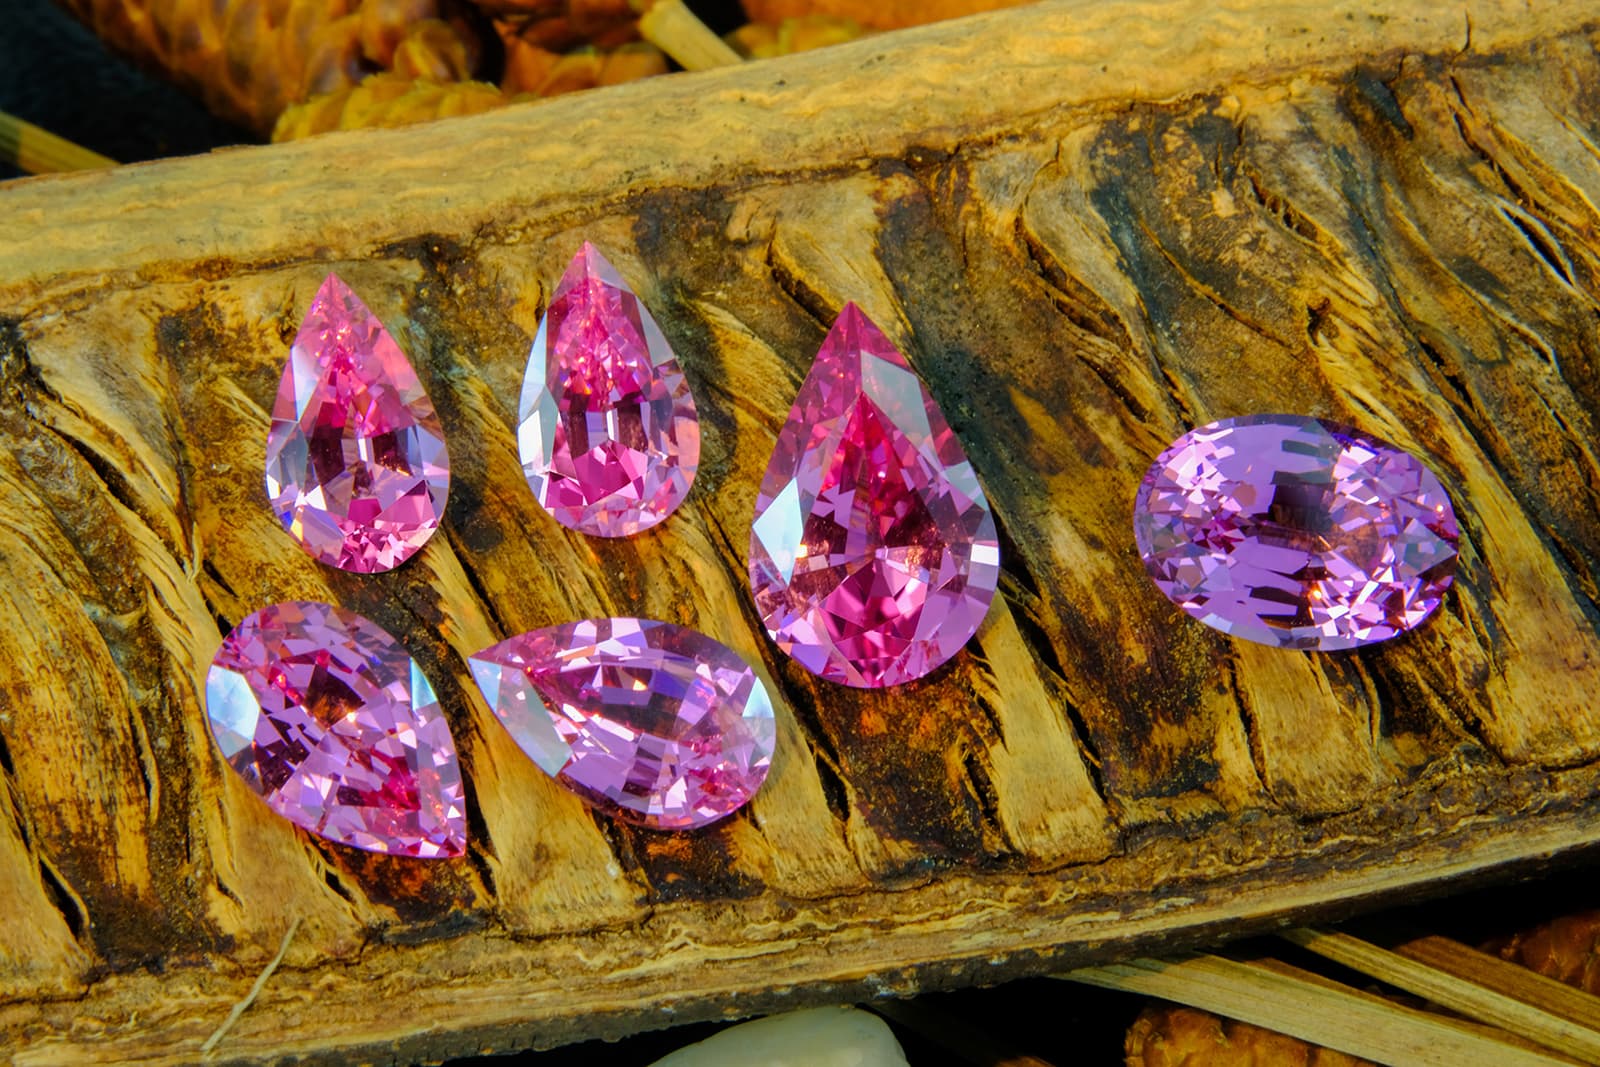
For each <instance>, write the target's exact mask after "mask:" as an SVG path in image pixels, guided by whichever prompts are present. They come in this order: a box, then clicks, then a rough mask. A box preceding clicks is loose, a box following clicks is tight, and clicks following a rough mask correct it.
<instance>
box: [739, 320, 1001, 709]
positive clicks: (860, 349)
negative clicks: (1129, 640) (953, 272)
mask: <svg viewBox="0 0 1600 1067" xmlns="http://www.w3.org/2000/svg"><path fill="white" fill-rule="evenodd" d="M999 577H1000V544H999V540H998V538H997V537H996V535H995V525H994V516H993V515H992V514H990V512H989V504H988V501H987V500H985V499H984V495H983V489H982V487H981V486H979V485H978V478H977V475H975V474H974V473H973V470H972V464H971V463H970V462H969V461H968V460H967V454H966V453H965V452H964V451H962V448H961V442H959V441H957V440H956V435H955V433H954V432H953V431H952V430H951V429H950V425H949V424H948V423H947V422H945V418H944V413H943V412H941V411H940V410H939V406H938V405H937V404H935V403H934V402H933V398H932V397H931V396H930V395H929V394H928V389H927V386H925V385H923V383H922V379H920V378H918V377H917V374H916V372H915V371H913V370H912V369H911V366H910V364H908V363H907V362H906V360H905V357H904V356H902V355H901V354H900V353H899V352H898V351H897V350H896V349H895V347H894V346H893V345H892V344H890V343H889V340H888V338H886V337H884V335H883V333H882V332H881V331H879V329H878V328H877V327H876V326H875V325H873V324H872V322H871V320H869V319H868V318H867V317H866V315H864V314H862V313H861V310H860V309H859V308H857V307H856V306H855V305H854V304H846V305H845V307H844V310H843V311H841V312H840V313H839V319H838V321H837V322H835V323H834V325H833V329H832V330H831V331H830V332H829V333H828V337H827V339H826V340H825V341H823V343H822V350H821V351H820V352H818V353H817V361H816V363H815V364H813V366H812V368H811V373H810V374H808V375H807V376H806V380H805V382H804V383H803V384H802V385H801V386H800V394H799V396H798V397H797V398H796V399H795V402H794V407H793V408H791V409H790V411H789V421H788V422H787V423H786V424H785V425H784V427H783V429H782V431H781V432H780V433H779V434H778V443H777V447H776V448H774V450H773V453H772V459H771V461H770V462H769V463H768V464H767V473H766V477H765V478H764V479H763V480H762V482H761V493H760V495H759V496H758V497H757V499H756V517H755V522H754V524H753V525H752V527H751V530H750V585H751V588H752V589H753V590H754V591H755V598H756V608H757V610H759V611H760V613H761V617H762V619H763V620H764V621H765V622H766V624H767V629H768V630H769V631H771V633H772V636H773V639H774V640H775V641H777V642H778V646H779V647H780V648H782V649H783V650H784V651H785V652H787V653H788V654H789V655H791V656H793V657H794V658H795V659H796V660H798V661H799V662H800V663H801V664H802V665H804V666H805V667H806V668H807V669H808V670H811V671H814V672H815V673H817V674H819V675H821V676H822V677H824V678H827V679H829V680H830V681H835V682H843V683H844V684H845V685H853V686H860V687H865V688H879V687H882V686H890V685H899V684H900V683H902V682H909V681H911V680H912V679H915V678H921V677H922V676H923V675H925V674H927V673H928V672H929V671H931V670H933V669H934V668H935V667H937V666H939V665H940V664H941V663H943V662H944V661H945V660H947V659H949V658H950V657H951V656H953V655H955V654H956V653H957V652H958V651H960V649H961V647H962V646H963V645H965V644H966V643H967V640H968V639H969V638H971V637H972V635H973V634H974V633H976V632H977V630H978V625H979V623H981V622H983V617H984V615H985V614H986V613H987V612H988V610H989V601H990V600H991V599H992V598H993V597H994V589H995V583H996V582H997V581H998V580H999Z"/></svg>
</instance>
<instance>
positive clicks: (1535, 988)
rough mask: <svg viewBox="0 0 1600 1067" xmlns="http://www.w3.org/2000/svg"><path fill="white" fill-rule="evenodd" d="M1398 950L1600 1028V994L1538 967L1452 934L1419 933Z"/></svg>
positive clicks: (1594, 1028)
mask: <svg viewBox="0 0 1600 1067" xmlns="http://www.w3.org/2000/svg"><path fill="white" fill-rule="evenodd" d="M1394 951H1395V953H1397V954H1398V955H1401V956H1404V957H1406V958H1407V959H1412V960H1416V961H1417V962H1419V963H1425V964H1427V965H1428V966H1430V967H1433V968H1436V969H1437V970H1440V971H1444V972H1445V973H1446V974H1452V975H1455V976H1456V977H1457V978H1464V979H1466V980H1467V981H1469V982H1475V983H1477V984H1478V985H1481V986H1488V987H1489V988H1490V989H1496V990H1499V991H1500V992H1502V993H1504V994H1505V995H1506V996H1508V997H1512V998H1513V999H1516V1000H1520V1001H1522V1002H1523V1003H1524V1004H1531V1005H1533V1006H1534V1007H1536V1008H1541V1009H1543V1010H1544V1011H1547V1012H1549V1013H1550V1014H1552V1015H1558V1016H1560V1017H1561V1018H1563V1019H1570V1020H1571V1021H1572V1022H1575V1023H1577V1024H1578V1025H1579V1026H1582V1027H1586V1028H1587V1029H1589V1030H1594V1031H1600V997H1597V996H1595V995H1594V994H1592V993H1586V992H1584V991H1583V990H1581V989H1576V988H1574V987H1572V986H1569V985H1567V984H1566V983H1565V982H1558V981H1556V980H1555V979H1554V978H1546V977H1545V976H1544V975H1542V974H1539V973H1538V972H1537V971H1530V970H1529V969H1528V968H1526V967H1520V966H1518V965H1517V964H1515V963H1509V962H1507V961H1506V960H1502V959H1499V958H1497V957H1495V956H1491V955H1489V954H1488V953H1486V952H1479V951H1478V950H1477V949H1475V948H1472V947H1470V946H1467V945H1463V944H1461V943H1460V942H1459V941H1452V940H1451V939H1450V938H1448V937H1437V936H1430V937H1419V938H1417V939H1416V940H1414V941H1407V942H1405V943H1404V944H1400V945H1396V946H1394Z"/></svg>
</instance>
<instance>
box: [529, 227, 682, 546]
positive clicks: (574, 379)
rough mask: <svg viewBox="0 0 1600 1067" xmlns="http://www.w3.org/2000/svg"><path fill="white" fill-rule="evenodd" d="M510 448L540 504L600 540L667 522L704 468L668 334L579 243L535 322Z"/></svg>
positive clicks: (590, 248)
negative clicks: (515, 451) (536, 330)
mask: <svg viewBox="0 0 1600 1067" xmlns="http://www.w3.org/2000/svg"><path fill="white" fill-rule="evenodd" d="M517 446H518V449H519V451H520V452H521V454H522V470H523V473H525V474H526V475H527V477H528V484H529V485H530V486H532V487H533V493H534V495H535V496H536V497H538V498H539V503H541V504H543V505H544V507H545V509H546V510H547V511H549V512H550V514H552V515H554V516H555V518H556V521H557V522H560V523H561V524H562V525H563V526H568V527H571V528H572V529H574V530H578V531H581V532H583V533H586V534H593V535H595V536H597V537H627V536H628V535H630V534H636V533H638V532H639V531H641V530H648V529H649V528H650V527H652V526H654V525H655V524H656V523H658V522H660V521H661V520H662V519H665V518H666V517H667V516H668V515H670V514H672V512H673V511H674V510H675V509H676V508H677V506H678V505H679V504H681V503H683V498H684V497H686V496H688V495H689V485H690V483H692V482H693V481H694V472H695V469H696V468H697V467H698V466H699V465H700V417H699V415H697V414H696V413H695V406H694V397H693V396H691V395H690V393H689V383H688V382H687V381H685V380H684V377H683V372H682V371H681V370H679V369H678V361H677V359H676V357H674V356H673V354H672V349H671V348H669V347H668V346H667V339H666V338H665V337H663V336H662V334H661V330H660V329H659V328H658V327H657V326H656V323H655V320H654V319H652V318H651V317H650V312H648V311H646V310H645V309H644V308H643V307H641V306H640V304H639V298H638V297H636V296H634V295H633V292H632V290H630V289H629V288H628V287H627V286H626V285H624V284H623V281H622V279H621V278H620V277H619V276H618V275H617V272H616V270H615V269H614V268H613V267H612V266H611V264H610V263H607V262H606V261H605V259H604V258H603V257H602V256H601V255H600V253H599V252H596V251H595V249H594V246H593V245H591V244H588V243H587V242H585V243H584V246H583V248H582V249H580V250H579V252H578V254H577V255H576V256H574V257H573V259H572V264H571V266H569V267H568V268H567V272H566V273H565V274H563V275H562V276H561V282H560V284H558V285H557V286H556V290H555V293H554V294H553V295H552V296H551V298H550V307H549V309H548V310H547V311H546V312H545V316H544V319H543V320H542V321H540V323H539V334H538V336H537V337H535V338H534V341H533V351H532V353H531V354H530V355H529V357H528V371H527V375H526V376H525V377H524V378H523V381H522V404H521V410H520V413H519V415H518V426H517Z"/></svg>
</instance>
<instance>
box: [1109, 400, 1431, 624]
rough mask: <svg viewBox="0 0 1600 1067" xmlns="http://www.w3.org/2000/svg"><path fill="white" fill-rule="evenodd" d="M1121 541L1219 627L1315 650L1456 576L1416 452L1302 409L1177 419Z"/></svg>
mask: <svg viewBox="0 0 1600 1067" xmlns="http://www.w3.org/2000/svg"><path fill="white" fill-rule="evenodd" d="M1133 530H1134V539H1135V540H1136V541H1137V543H1138V546H1139V553H1140V555H1142V556H1143V557H1144V563H1145V568H1146V569H1147V570H1148V571H1149V572H1150V576H1151V577H1152V578H1154V579H1155V582H1156V585H1157V586H1159V587H1160V589H1161V591H1162V592H1163V593H1165V594H1166V595H1167V596H1168V597H1170V598H1171V599H1172V601H1173V602H1174V603H1175V604H1177V605H1178V606H1179V607H1180V608H1182V609H1183V610H1184V611H1187V612H1188V613H1189V614H1190V615H1193V616H1194V617H1195V618H1197V619H1199V620H1200V621H1201V622H1203V623H1205V624H1206V625H1208V626H1212V627H1215V628H1216V629H1218V630H1221V631H1222V632H1223V633H1228V634H1232V635H1233V636H1235V637H1243V638H1246V639H1248V640H1251V641H1259V642H1261V643H1262V644H1268V645H1277V646H1279V647H1281V648H1308V649H1321V650H1324V651H1327V650H1331V649H1340V648H1352V647H1355V646H1357V645H1366V644H1371V643H1373V642H1375V641H1383V640H1385V639H1387V638H1390V637H1394V636H1395V635H1396V634H1401V633H1404V632H1406V631H1407V630H1410V629H1412V628H1413V627H1416V626H1418V625H1420V624H1421V623H1422V621H1423V620H1424V619H1426V618H1427V617H1428V616H1429V615H1431V614H1432V613H1433V611H1434V609H1435V608H1437V607H1438V606H1439V602H1440V601H1441V600H1442V599H1443V598H1444V594H1445V590H1447V589H1449V588H1450V583H1451V581H1452V579H1453V577H1454V575H1455V566H1456V545H1457V542H1458V541H1459V538H1460V535H1459V533H1458V532H1457V529H1456V516H1455V511H1454V510H1453V509H1452V508H1451V506H1450V497H1449V496H1448V495H1447V494H1446V493H1445V491H1444V487H1443V486H1441V485H1440V484H1439V480H1438V479H1437V478H1435V477H1434V476H1433V474H1432V472H1430V471H1429V470H1428V468H1427V467H1424V466H1423V465H1422V463H1421V462H1420V461H1418V460H1417V459H1416V457H1414V456H1412V455H1410V454H1408V453H1406V452H1402V451H1400V450H1399V449H1397V448H1393V447H1391V446H1389V445H1386V444H1383V443H1381V442H1379V441H1376V440H1374V439H1372V438H1370V437H1367V436H1365V435H1364V434H1361V433H1360V432H1358V431H1356V430H1353V429H1350V428H1349V427H1345V426H1338V425H1335V424H1332V423H1326V422H1323V421H1321V420H1319V419H1313V418H1308V417H1306V416H1302V415H1251V416H1248V417H1246V418H1237V419H1223V420H1222V421H1221V422H1213V423H1211V424H1210V425H1208V426H1202V427H1200V428H1199V429H1197V430H1190V431H1189V432H1188V433H1186V434H1184V435H1183V436H1182V437H1180V438H1178V439H1177V440H1176V441H1174V442H1173V444H1172V446H1171V447H1170V448H1168V449H1167V450H1166V451H1165V452H1163V453H1161V455H1160V457H1159V458H1158V459H1157V460H1156V461H1155V464H1154V465H1153V466H1151V468H1150V471H1149V473H1148V474H1146V475H1145V479H1144V484H1143V485H1141V486H1140V487H1139V495H1138V498H1137V500H1136V501H1135V502H1134V506H1133Z"/></svg>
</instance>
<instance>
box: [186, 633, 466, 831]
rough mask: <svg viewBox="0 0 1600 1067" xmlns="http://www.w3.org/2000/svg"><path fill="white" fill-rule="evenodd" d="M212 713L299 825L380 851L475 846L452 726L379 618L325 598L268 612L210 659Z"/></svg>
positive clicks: (257, 780) (220, 741) (273, 801)
mask: <svg viewBox="0 0 1600 1067" xmlns="http://www.w3.org/2000/svg"><path fill="white" fill-rule="evenodd" d="M206 716H207V719H208V720H209V722H210V724H211V732H212V734H213V736H215V737H216V739H217V745H218V747H219V748H221V750H222V755H223V758H224V759H226V760H227V761H228V765H229V766H230V767H232V768H233V769H234V770H236V771H238V772H239V774H240V776H241V777H243V778H244V780H245V782H246V783H247V784H248V785H249V786H250V788H251V789H253V790H255V792H257V793H258V794H260V795H261V796H262V797H263V798H265V799H266V802H267V805H268V806H269V807H271V808H272V810H273V811H275V812H277V813H278V814H279V815H282V816H283V817H284V818H286V819H288V820H289V821H290V822H292V823H294V824H296V825H297V826H302V827H304V828H305V829H307V830H310V831H311V832H312V833H314V834H319V835H321V836H322V837H325V838H327V839H328V840H329V841H335V842H337V843H339V844H341V845H350V846H352V847H354V848H362V849H366V850H367V851H369V852H389V853H393V854H395V855H400V856H422V857H443V856H459V855H461V853H462V852H464V851H465V850H466V841H467V816H466V801H465V798H464V795H463V792H462V785H461V767H460V765H459V764H458V762H457V760H456V746H455V741H454V740H453V739H452V738H451V736H450V727H449V724H448V723H446V722H445V719H444V716H443V715H442V714H441V713H440V711H439V704H438V700H437V699H436V698H435V697H434V695H433V687H432V686H431V685H430V684H429V683H428V679H427V678H426V677H425V676H424V675H423V673H422V671H421V669H420V668H419V667H418V666H417V664H416V662H415V661H414V660H413V659H412V658H411V657H410V656H409V655H407V654H406V651H405V649H403V648H401V647H400V645H399V643H398V642H396V641H395V639H394V638H392V637H390V636H389V634H388V633H387V632H385V631H384V630H383V629H382V628H381V627H379V626H378V625H377V624H376V623H373V622H371V621H369V620H368V619H365V618H363V617H362V616H360V615H357V614H355V613H354V612H350V611H345V610H343V609H341V608H336V607H332V606H331V605H328V604H319V603H315V602H313V601H288V602H286V603H282V604H273V605H271V606H270V607H265V608H262V609H261V610H260V611H258V612H256V613H255V614H253V615H250V616H248V617H247V618H245V619H244V621H242V622H240V623H239V625H237V626H235V627H234V628H233V630H232V631H231V632H230V633H229V634H228V636H227V637H226V638H224V639H223V642H222V647H221V648H220V649H218V650H217V655H216V658H215V659H213V660H212V661H211V673H210V674H209V675H208V676H207V678H206Z"/></svg>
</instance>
